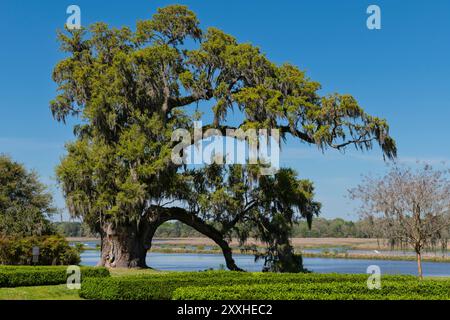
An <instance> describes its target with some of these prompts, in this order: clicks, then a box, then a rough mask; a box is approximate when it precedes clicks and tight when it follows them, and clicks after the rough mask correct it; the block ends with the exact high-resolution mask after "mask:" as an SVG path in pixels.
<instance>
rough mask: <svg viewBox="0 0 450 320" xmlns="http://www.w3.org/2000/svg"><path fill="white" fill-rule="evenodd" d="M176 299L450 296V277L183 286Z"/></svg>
mask: <svg viewBox="0 0 450 320" xmlns="http://www.w3.org/2000/svg"><path fill="white" fill-rule="evenodd" d="M172 298H173V299H175V300H434V299H439V300H443V299H444V300H448V299H450V281H429V280H426V281H422V282H421V281H417V280H416V281H391V280H387V281H383V282H382V288H381V289H380V290H369V289H368V288H367V286H366V285H365V283H352V282H340V283H337V282H335V283H305V284H271V285H264V284H263V285H261V284H255V285H238V286H208V287H194V286H191V287H180V288H178V289H176V290H175V292H174V293H173V296H172Z"/></svg>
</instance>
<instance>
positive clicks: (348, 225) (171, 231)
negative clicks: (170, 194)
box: [55, 218, 378, 238]
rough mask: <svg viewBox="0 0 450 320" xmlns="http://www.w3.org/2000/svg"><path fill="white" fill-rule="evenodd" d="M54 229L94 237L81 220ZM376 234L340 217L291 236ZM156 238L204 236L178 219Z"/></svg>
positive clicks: (302, 228)
mask: <svg viewBox="0 0 450 320" xmlns="http://www.w3.org/2000/svg"><path fill="white" fill-rule="evenodd" d="M55 226H56V229H57V230H58V232H59V233H61V234H63V235H65V236H66V237H95V236H96V234H95V233H93V232H91V231H90V229H89V228H88V226H87V225H85V224H84V223H81V222H57V223H55ZM377 236H378V235H377V234H376V232H374V230H373V229H372V228H371V227H370V223H369V222H368V221H365V220H360V221H356V222H353V221H347V220H344V219H341V218H336V219H325V218H316V219H314V220H313V223H312V226H311V229H309V228H308V223H307V222H306V221H301V222H299V223H297V224H295V225H294V228H293V232H292V237H296V238H328V237H329V238H376V237H377ZM155 237H158V238H189V237H204V236H203V235H202V234H201V233H199V232H197V231H196V230H194V229H193V228H191V227H190V226H188V225H185V224H183V223H181V222H179V221H176V222H166V223H164V224H162V225H161V226H160V227H159V228H158V230H157V231H156V234H155Z"/></svg>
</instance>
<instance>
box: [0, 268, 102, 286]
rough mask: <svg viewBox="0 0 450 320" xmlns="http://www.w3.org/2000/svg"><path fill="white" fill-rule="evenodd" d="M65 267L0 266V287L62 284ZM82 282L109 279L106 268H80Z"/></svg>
mask: <svg viewBox="0 0 450 320" xmlns="http://www.w3.org/2000/svg"><path fill="white" fill-rule="evenodd" d="M67 276H68V275H67V266H54V267H53V266H52V267H50V266H36V267H31V266H0V287H25V286H43V285H57V284H64V283H66V281H67ZM81 277H82V281H85V280H86V279H88V278H91V277H93V278H104V277H109V271H108V269H106V268H98V267H81Z"/></svg>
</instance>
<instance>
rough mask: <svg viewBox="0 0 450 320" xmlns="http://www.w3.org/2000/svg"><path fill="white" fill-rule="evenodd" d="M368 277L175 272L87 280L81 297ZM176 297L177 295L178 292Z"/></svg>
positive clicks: (147, 296) (149, 295) (146, 296)
mask: <svg viewBox="0 0 450 320" xmlns="http://www.w3.org/2000/svg"><path fill="white" fill-rule="evenodd" d="M367 277H368V275H364V274H361V275H342V274H279V273H278V274H277V273H242V272H229V271H225V272H220V271H219V272H217V271H213V272H211V271H209V272H174V273H166V274H154V275H145V276H129V277H120V278H108V279H87V280H86V281H84V282H83V286H82V288H81V291H80V296H81V297H82V298H85V299H94V300H170V299H172V298H173V297H174V295H173V294H174V292H175V291H176V290H177V289H178V288H183V287H200V289H199V290H200V291H201V290H203V289H204V288H207V287H209V286H212V285H213V286H219V287H230V288H231V290H232V289H233V288H235V287H238V286H245V285H247V286H248V285H269V286H268V287H274V286H276V285H280V284H291V285H294V286H299V285H308V284H310V285H312V286H317V285H318V284H330V283H349V284H352V283H356V284H361V285H364V286H366V281H367ZM415 279H416V278H415V277H413V276H384V277H383V281H390V282H396V281H397V282H403V283H404V282H411V281H416V280H415ZM177 292H178V294H181V293H179V291H177Z"/></svg>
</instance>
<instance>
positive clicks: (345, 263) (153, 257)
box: [81, 250, 450, 276]
mask: <svg viewBox="0 0 450 320" xmlns="http://www.w3.org/2000/svg"><path fill="white" fill-rule="evenodd" d="M99 259H100V252H99V251H94V250H87V251H85V252H83V253H82V255H81V264H82V265H89V266H93V265H96V264H97V262H98V261H99ZM234 259H235V261H236V264H237V265H238V266H239V267H241V268H243V269H245V270H247V271H261V269H262V262H255V261H254V257H253V256H251V255H234ZM147 265H148V266H150V267H152V268H155V269H158V270H167V271H198V270H205V269H210V268H213V269H219V268H220V267H221V266H224V265H225V260H224V258H223V256H222V255H219V254H195V253H192V254H191V253H150V254H148V255H147ZM304 265H305V267H306V268H308V269H309V270H311V271H314V272H317V273H333V272H336V273H366V270H367V267H368V266H370V265H377V266H379V267H380V268H381V273H382V274H411V275H416V274H417V265H416V262H415V261H390V260H389V261H388V260H359V259H325V258H304ZM423 269H424V275H425V276H450V263H439V262H424V263H423Z"/></svg>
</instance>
